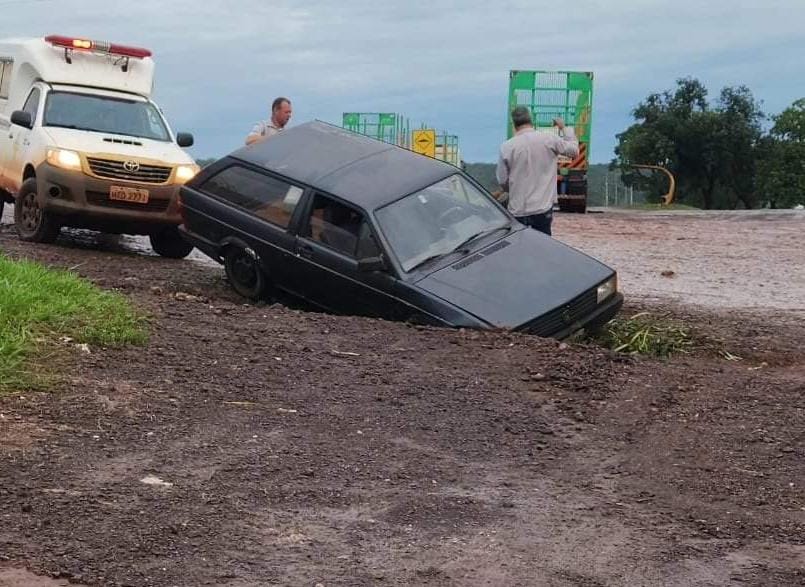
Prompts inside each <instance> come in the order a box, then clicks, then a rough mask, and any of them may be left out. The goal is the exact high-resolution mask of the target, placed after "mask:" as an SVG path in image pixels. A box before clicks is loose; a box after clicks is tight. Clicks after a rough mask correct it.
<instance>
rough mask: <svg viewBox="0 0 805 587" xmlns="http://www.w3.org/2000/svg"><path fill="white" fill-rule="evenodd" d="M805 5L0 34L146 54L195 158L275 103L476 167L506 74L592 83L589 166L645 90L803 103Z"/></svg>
mask: <svg viewBox="0 0 805 587" xmlns="http://www.w3.org/2000/svg"><path fill="white" fill-rule="evenodd" d="M804 23H805V0H764V1H762V2H761V1H759V0H674V1H667V0H665V1H660V0H573V1H568V2H557V1H553V2H544V1H542V0H522V1H521V0H498V1H497V2H488V1H487V2H477V1H474V0H463V1H455V0H424V1H423V0H398V1H397V2H393V3H392V2H384V1H383V0H375V1H369V0H330V1H328V2H325V1H324V0H314V1H308V2H306V1H303V0H299V1H296V2H289V1H285V0H228V1H226V2H224V1H223V0H204V1H202V0H136V1H132V0H0V37H19V36H43V35H47V34H65V35H76V36H86V37H90V38H95V39H102V40H109V41H113V42H119V43H124V44H131V45H139V46H144V47H148V48H149V49H151V50H152V51H153V52H154V59H155V61H156V93H155V96H154V97H155V100H156V101H157V102H158V103H159V104H160V105H161V106H162V108H163V110H164V111H165V113H166V115H167V116H168V119H169V121H170V122H171V125H172V126H173V127H174V129H175V130H187V131H190V132H193V133H194V134H195V136H196V146H195V147H193V149H192V154H193V155H194V156H195V157H213V156H221V155H224V154H226V153H228V152H229V151H232V150H233V149H235V148H238V147H239V146H240V145H241V144H242V141H243V138H244V136H245V135H246V134H247V133H248V131H249V129H250V128H251V126H252V125H253V123H254V122H256V121H257V120H259V119H261V118H265V117H266V116H267V110H268V105H269V103H270V101H271V99H273V98H274V97H275V96H277V95H287V96H289V97H290V98H291V99H292V100H293V103H294V116H293V119H292V121H291V124H292V125H293V124H298V123H301V122H304V121H307V120H311V119H314V118H318V119H321V120H326V121H329V122H334V123H340V120H341V114H342V112H345V111H362V112H378V111H383V112H398V113H401V114H403V115H405V116H407V117H408V118H409V119H410V120H411V122H412V124H414V125H416V126H418V125H419V124H420V123H421V122H426V123H428V124H429V125H432V126H434V127H436V128H439V129H442V130H446V131H449V132H450V133H454V134H458V135H459V137H460V141H461V148H462V153H463V157H464V159H465V160H466V161H493V160H494V159H495V158H496V156H497V149H498V146H499V144H500V142H501V141H502V140H503V139H504V138H505V129H506V103H507V97H506V96H507V84H508V72H509V70H510V69H549V70H550V69H565V70H581V71H592V72H594V74H595V109H594V113H593V120H594V126H593V137H592V140H593V149H592V159H593V161H594V162H607V161H609V160H610V159H611V158H612V156H613V153H612V149H613V146H614V144H615V134H616V133H618V132H620V131H622V130H623V129H624V128H626V126H628V124H629V123H630V120H631V119H630V111H631V109H632V108H633V107H634V106H635V105H636V104H637V103H638V102H639V101H640V100H641V99H643V98H644V97H645V96H646V95H647V94H648V93H650V92H653V91H661V90H664V89H667V88H670V87H672V86H673V85H674V80H676V79H677V78H679V77H684V76H693V77H697V78H699V79H700V80H701V81H703V82H704V83H705V85H706V86H707V87H708V88H709V89H710V91H711V95H713V96H715V95H716V94H717V93H718V91H719V89H720V88H721V87H723V86H725V85H737V84H745V85H747V86H749V88H750V89H751V90H752V91H753V92H754V94H755V97H756V98H758V99H760V100H762V101H763V105H764V108H765V110H766V111H768V112H772V113H774V112H779V111H780V110H782V109H783V108H785V107H786V106H788V105H789V104H791V102H793V101H794V100H795V99H797V98H800V97H803V96H805V81H804V80H805V75H803V74H805V24H804Z"/></svg>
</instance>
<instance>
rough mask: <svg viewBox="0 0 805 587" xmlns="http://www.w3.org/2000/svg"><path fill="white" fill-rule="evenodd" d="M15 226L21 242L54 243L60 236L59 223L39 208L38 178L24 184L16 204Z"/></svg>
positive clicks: (28, 180) (30, 179)
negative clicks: (37, 195)
mask: <svg viewBox="0 0 805 587" xmlns="http://www.w3.org/2000/svg"><path fill="white" fill-rule="evenodd" d="M14 225H15V226H16V227H17V234H18V235H19V237H20V239H21V240H24V241H29V242H35V243H52V242H53V241H55V240H56V237H58V236H59V230H61V226H59V222H58V221H57V220H56V218H54V216H53V215H52V214H50V213H49V212H47V211H46V210H43V209H42V208H41V207H40V206H39V202H38V200H37V197H36V178H34V177H31V178H29V179H26V180H25V181H24V182H23V183H22V187H21V188H20V193H19V194H17V201H16V202H15V203H14Z"/></svg>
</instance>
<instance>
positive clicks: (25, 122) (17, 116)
mask: <svg viewBox="0 0 805 587" xmlns="http://www.w3.org/2000/svg"><path fill="white" fill-rule="evenodd" d="M11 124H16V125H17V126H22V127H25V128H29V129H30V128H33V127H34V119H33V117H32V116H31V113H30V112H26V111H25V110H15V111H14V112H12V113H11Z"/></svg>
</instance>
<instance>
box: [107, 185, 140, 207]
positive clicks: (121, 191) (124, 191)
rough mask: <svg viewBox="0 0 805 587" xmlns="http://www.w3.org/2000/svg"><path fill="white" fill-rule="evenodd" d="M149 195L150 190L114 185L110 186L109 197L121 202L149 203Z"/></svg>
mask: <svg viewBox="0 0 805 587" xmlns="http://www.w3.org/2000/svg"><path fill="white" fill-rule="evenodd" d="M149 195H150V194H149V193H148V190H143V189H140V188H130V187H126V186H122V185H113V186H111V187H110V188H109V199H110V200H118V201H120V202H134V203H135V204H147V203H148V196H149Z"/></svg>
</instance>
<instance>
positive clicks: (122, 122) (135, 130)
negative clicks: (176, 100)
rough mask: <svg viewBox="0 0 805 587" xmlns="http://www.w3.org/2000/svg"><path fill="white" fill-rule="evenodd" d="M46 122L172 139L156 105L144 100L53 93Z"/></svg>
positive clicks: (46, 108)
mask: <svg viewBox="0 0 805 587" xmlns="http://www.w3.org/2000/svg"><path fill="white" fill-rule="evenodd" d="M44 125H45V126H58V127H63V128H76V129H79V130H89V131H95V132H102V133H110V134H117V135H126V136H132V137H141V138H145V139H154V140H156V141H169V140H170V135H169V134H168V129H167V128H165V123H164V122H163V121H162V117H161V116H160V115H159V112H157V109H156V107H155V106H154V105H153V104H151V103H150V102H144V101H141V100H126V99H122V98H111V97H107V96H99V95H89V94H76V93H73V92H58V91H57V92H50V93H49V94H48V99H47V102H46V103H45V116H44Z"/></svg>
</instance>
